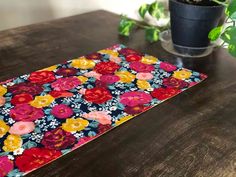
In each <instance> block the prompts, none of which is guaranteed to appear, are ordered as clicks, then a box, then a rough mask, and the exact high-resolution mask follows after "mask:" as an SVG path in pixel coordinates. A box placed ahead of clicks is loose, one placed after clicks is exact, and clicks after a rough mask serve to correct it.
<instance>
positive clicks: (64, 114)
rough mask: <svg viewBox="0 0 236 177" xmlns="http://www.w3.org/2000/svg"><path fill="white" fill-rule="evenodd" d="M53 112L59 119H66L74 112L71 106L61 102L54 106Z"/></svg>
mask: <svg viewBox="0 0 236 177" xmlns="http://www.w3.org/2000/svg"><path fill="white" fill-rule="evenodd" d="M51 113H52V115H54V116H55V117H57V118H59V119H66V118H69V117H70V116H72V115H73V113H74V112H73V110H72V109H71V108H70V107H69V106H67V105H65V104H59V105H56V106H54V107H53V108H52V111H51Z"/></svg>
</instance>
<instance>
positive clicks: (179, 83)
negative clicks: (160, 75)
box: [163, 77, 189, 89]
mask: <svg viewBox="0 0 236 177" xmlns="http://www.w3.org/2000/svg"><path fill="white" fill-rule="evenodd" d="M163 85H164V86H165V87H167V88H176V89H183V88H186V87H188V86H189V83H188V82H185V81H183V80H180V79H176V78H174V77H168V78H165V79H163Z"/></svg>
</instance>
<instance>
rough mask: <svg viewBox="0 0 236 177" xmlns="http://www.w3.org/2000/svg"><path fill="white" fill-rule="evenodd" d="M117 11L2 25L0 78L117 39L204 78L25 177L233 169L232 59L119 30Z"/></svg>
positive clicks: (200, 176)
mask: <svg viewBox="0 0 236 177" xmlns="http://www.w3.org/2000/svg"><path fill="white" fill-rule="evenodd" d="M118 22H119V16H118V15H115V14H112V13H109V12H106V11H95V12H92V13H87V14H83V15H77V16H73V17H68V18H63V19H59V20H55V21H50V22H45V23H40V24H36V25H30V26H26V27H20V28H16V29H11V30H7V31H2V32H0V81H4V80H6V79H10V78H12V77H15V76H19V75H22V74H24V73H29V72H32V71H35V70H37V69H41V68H44V67H46V66H50V65H53V64H58V63H61V62H63V61H65V60H67V59H68V58H74V57H78V56H81V55H84V54H87V53H90V52H93V51H97V50H99V49H103V48H106V47H109V46H111V45H113V44H116V43H123V44H125V45H127V46H129V47H131V48H134V49H137V50H139V51H141V52H145V53H148V54H151V55H154V56H157V57H158V58H159V59H160V60H165V61H169V62H171V63H173V64H183V66H184V67H186V68H189V69H193V70H195V71H198V72H202V73H205V74H207V75H208V78H207V79H206V80H205V81H204V82H202V83H200V84H198V85H196V86H195V87H193V88H191V89H189V90H187V91H185V92H183V93H182V94H179V95H178V96H176V97H174V98H172V99H170V100H168V101H166V102H164V103H162V104H160V105H158V106H156V107H155V108H153V109H151V110H150V111H148V112H146V113H144V114H142V115H140V116H138V117H136V118H134V119H132V120H131V121H128V122H126V123H125V124H123V125H121V126H119V127H118V128H115V129H114V130H112V131H111V132H109V133H107V134H105V135H103V136H101V137H99V138H97V139H96V140H94V141H92V142H90V143H88V144H86V145H84V146H83V147H81V148H79V149H77V150H75V151H73V152H71V153H69V154H67V155H65V156H63V157H61V158H60V159H58V160H56V161H54V162H52V163H50V164H48V165H46V166H45V167H43V168H40V169H38V170H36V171H34V172H32V173H30V174H29V175H28V176H29V177H41V176H42V177H139V176H140V177H158V176H165V177H166V176H171V177H172V176H173V177H183V176H187V177H193V176H197V177H212V176H213V177H218V176H220V177H221V176H222V177H226V176H227V177H233V176H236V59H234V58H232V57H230V56H229V54H228V53H227V51H226V50H224V49H216V50H215V51H214V52H213V53H212V54H211V55H210V56H207V57H204V58H191V59H190V58H181V57H176V56H173V55H171V54H169V53H167V52H165V51H164V50H163V49H162V48H161V46H160V43H156V44H149V43H148V42H146V41H145V39H144V32H143V31H142V30H138V31H136V33H134V34H133V35H132V36H131V37H130V38H129V39H127V38H123V37H120V36H119V35H118V32H117V25H118Z"/></svg>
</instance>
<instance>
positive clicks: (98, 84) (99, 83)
mask: <svg viewBox="0 0 236 177" xmlns="http://www.w3.org/2000/svg"><path fill="white" fill-rule="evenodd" d="M95 85H96V87H97V88H98V87H103V88H107V86H108V84H107V83H106V82H103V81H100V80H96V81H95Z"/></svg>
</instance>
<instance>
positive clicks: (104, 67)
mask: <svg viewBox="0 0 236 177" xmlns="http://www.w3.org/2000/svg"><path fill="white" fill-rule="evenodd" d="M119 68H120V66H119V65H118V64H116V63H115V62H112V61H107V62H100V63H98V64H97V65H96V66H95V68H94V70H95V71H96V72H97V73H100V74H113V73H114V72H115V71H116V70H117V69H119Z"/></svg>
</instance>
